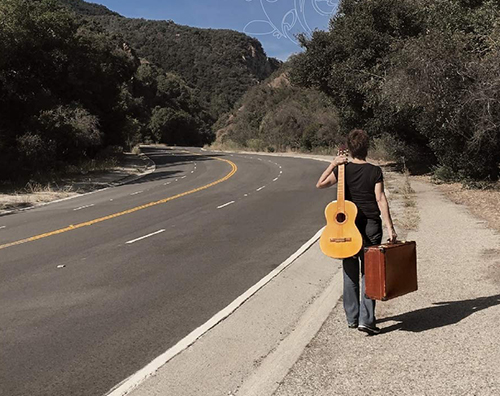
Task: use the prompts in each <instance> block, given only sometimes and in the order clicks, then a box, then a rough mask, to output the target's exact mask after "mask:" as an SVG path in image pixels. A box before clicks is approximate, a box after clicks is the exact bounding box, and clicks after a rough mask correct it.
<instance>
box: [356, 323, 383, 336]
mask: <svg viewBox="0 0 500 396" xmlns="http://www.w3.org/2000/svg"><path fill="white" fill-rule="evenodd" d="M358 330H359V331H362V332H364V333H367V334H368V335H371V336H372V335H377V334H380V329H379V328H378V327H376V326H367V325H362V324H361V325H359V326H358Z"/></svg>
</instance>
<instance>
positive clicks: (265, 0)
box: [243, 0, 338, 44]
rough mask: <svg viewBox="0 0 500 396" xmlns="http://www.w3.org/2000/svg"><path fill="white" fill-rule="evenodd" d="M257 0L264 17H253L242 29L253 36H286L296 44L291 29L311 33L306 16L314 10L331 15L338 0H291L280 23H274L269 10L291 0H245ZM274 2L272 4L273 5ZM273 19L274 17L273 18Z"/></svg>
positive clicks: (327, 15) (335, 8)
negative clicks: (291, 3) (289, 7)
mask: <svg viewBox="0 0 500 396" xmlns="http://www.w3.org/2000/svg"><path fill="white" fill-rule="evenodd" d="M246 1H247V2H251V1H258V2H259V3H260V6H261V8H262V11H263V13H264V16H265V19H255V20H253V21H251V22H249V23H247V25H246V26H245V28H244V29H243V31H244V32H245V33H247V34H250V35H253V36H266V35H273V36H274V37H276V38H278V39H281V38H287V39H288V40H290V41H292V42H293V43H295V44H297V40H296V38H295V37H294V34H293V33H292V31H293V30H294V29H295V30H296V32H297V33H298V32H301V33H306V34H311V33H312V32H313V29H311V27H310V26H309V23H308V16H309V15H311V13H313V12H315V13H317V14H319V15H321V16H324V17H331V16H332V15H333V14H334V13H335V11H336V10H337V5H338V0H293V6H292V8H291V9H290V10H289V11H288V12H286V13H285V15H284V16H283V18H282V19H281V22H280V23H275V21H273V18H271V16H270V11H271V10H272V8H273V7H276V6H277V3H278V2H279V1H281V2H282V1H290V2H291V1H292V0H246ZM273 4H274V5H273ZM274 20H275V18H274Z"/></svg>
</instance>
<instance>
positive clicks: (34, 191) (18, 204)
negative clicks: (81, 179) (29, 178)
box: [0, 182, 76, 210]
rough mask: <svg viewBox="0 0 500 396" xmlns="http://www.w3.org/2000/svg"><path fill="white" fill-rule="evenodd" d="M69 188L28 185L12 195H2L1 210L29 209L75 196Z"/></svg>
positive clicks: (49, 185)
mask: <svg viewBox="0 0 500 396" xmlns="http://www.w3.org/2000/svg"><path fill="white" fill-rule="evenodd" d="M75 194H76V193H75V192H74V191H71V188H70V187H68V186H64V187H59V186H56V185H52V184H50V183H48V184H45V185H41V184H39V183H31V182H30V183H28V184H27V185H26V187H25V188H24V189H22V190H20V191H18V192H15V193H12V194H0V210H14V209H22V208H27V207H30V206H33V205H36V204H40V203H46V202H51V201H55V200H57V199H62V198H67V197H70V196H72V195H75Z"/></svg>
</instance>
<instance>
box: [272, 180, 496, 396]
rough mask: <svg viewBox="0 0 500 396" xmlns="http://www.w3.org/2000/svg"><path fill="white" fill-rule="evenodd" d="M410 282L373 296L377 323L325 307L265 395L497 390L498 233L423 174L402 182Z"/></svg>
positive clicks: (480, 392) (487, 392) (478, 392)
mask: <svg viewBox="0 0 500 396" xmlns="http://www.w3.org/2000/svg"><path fill="white" fill-rule="evenodd" d="M412 186H413V188H414V190H415V191H416V196H417V201H418V205H417V206H418V209H419V212H420V219H421V221H420V225H419V229H418V231H415V232H410V233H409V235H408V239H411V240H416V241H417V243H418V257H419V281H420V285H419V286H420V290H419V291H418V292H417V293H413V294H410V295H408V296H405V297H402V298H399V299H396V300H394V301H390V302H387V303H381V304H379V305H378V317H379V323H380V327H382V329H383V333H382V334H381V335H379V336H376V337H366V336H364V335H362V334H361V333H359V332H357V331H352V330H349V329H348V328H347V326H346V324H345V320H344V314H343V311H342V307H341V305H338V306H337V307H336V309H335V310H334V311H333V312H332V314H331V316H330V318H329V319H328V321H327V322H326V323H325V325H324V327H323V328H322V330H321V331H320V332H319V333H318V335H317V337H316V338H315V339H314V341H313V342H312V343H311V344H310V347H309V348H308V349H306V350H305V352H304V354H303V356H302V358H301V359H300V360H299V361H298V362H297V364H296V365H295V367H294V368H293V369H292V370H291V372H290V373H289V375H288V376H287V377H286V378H285V379H284V382H283V383H282V384H281V386H280V387H279V389H278V390H277V391H276V393H275V396H292V395H293V396H297V395H311V396H312V395H314V396H320V395H349V396H354V395H498V394H500V348H499V347H498V331H497V326H496V324H497V323H499V321H500V280H499V278H500V276H499V275H500V273H499V270H498V268H499V266H500V262H499V259H498V257H499V253H500V238H499V236H498V235H497V234H496V233H494V232H493V231H491V230H490V229H488V228H487V227H486V225H485V224H484V223H483V222H480V221H478V219H477V218H475V217H474V216H472V215H471V214H470V213H469V212H467V210H466V209H465V208H464V207H462V206H459V205H456V204H454V203H451V202H450V201H448V200H447V199H446V198H444V197H443V196H442V195H441V194H440V193H439V192H437V190H436V189H435V188H434V187H433V186H432V185H430V184H427V183H420V182H412Z"/></svg>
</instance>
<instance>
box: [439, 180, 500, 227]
mask: <svg viewBox="0 0 500 396" xmlns="http://www.w3.org/2000/svg"><path fill="white" fill-rule="evenodd" d="M437 187H438V188H439V190H440V191H442V192H443V193H444V194H445V195H446V196H447V197H448V198H449V199H451V200H452V201H453V202H455V203H457V204H462V205H465V206H467V208H468V209H469V210H470V211H471V213H473V214H474V215H475V216H477V218H478V219H481V220H484V221H486V222H487V223H488V225H489V226H490V227H491V228H493V229H495V230H497V231H500V188H498V189H489V190H471V189H466V188H464V187H463V186H462V184H460V183H452V184H439V185H438V186H437Z"/></svg>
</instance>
